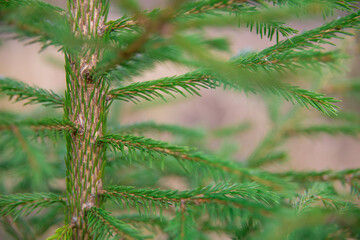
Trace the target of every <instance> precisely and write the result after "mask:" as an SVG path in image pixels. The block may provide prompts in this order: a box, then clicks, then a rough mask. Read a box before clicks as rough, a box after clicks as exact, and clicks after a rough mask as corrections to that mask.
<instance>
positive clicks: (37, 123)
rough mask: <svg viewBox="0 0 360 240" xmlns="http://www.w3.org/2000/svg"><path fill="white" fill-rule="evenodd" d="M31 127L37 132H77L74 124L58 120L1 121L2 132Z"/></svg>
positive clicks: (0, 128)
mask: <svg viewBox="0 0 360 240" xmlns="http://www.w3.org/2000/svg"><path fill="white" fill-rule="evenodd" d="M22 126H24V127H29V128H31V129H33V130H35V131H43V130H55V131H75V130H76V129H75V127H74V126H73V123H72V122H69V121H66V120H60V119H56V118H46V119H42V120H33V119H29V120H22V121H9V120H2V119H0V131H1V130H6V129H13V128H14V127H22Z"/></svg>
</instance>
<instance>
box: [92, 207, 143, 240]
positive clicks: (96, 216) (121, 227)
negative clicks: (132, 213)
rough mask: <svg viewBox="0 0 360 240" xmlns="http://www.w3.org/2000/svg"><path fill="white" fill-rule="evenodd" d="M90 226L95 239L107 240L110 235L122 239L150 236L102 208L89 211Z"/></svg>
mask: <svg viewBox="0 0 360 240" xmlns="http://www.w3.org/2000/svg"><path fill="white" fill-rule="evenodd" d="M87 219H88V224H89V226H88V228H89V230H91V233H92V235H93V237H94V238H95V239H99V240H105V239H108V238H109V237H115V236H116V237H120V238H122V239H144V238H148V237H146V236H144V235H142V234H140V232H139V231H137V230H135V229H134V228H132V227H131V226H130V225H128V224H126V223H124V222H122V221H120V220H118V219H116V218H115V217H112V216H111V215H110V214H109V213H108V212H106V211H104V210H103V209H101V208H97V207H93V208H90V209H89V210H88V212H87Z"/></svg>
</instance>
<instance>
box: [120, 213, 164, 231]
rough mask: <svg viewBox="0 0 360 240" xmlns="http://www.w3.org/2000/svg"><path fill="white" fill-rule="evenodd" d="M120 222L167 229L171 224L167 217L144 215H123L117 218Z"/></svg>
mask: <svg viewBox="0 0 360 240" xmlns="http://www.w3.org/2000/svg"><path fill="white" fill-rule="evenodd" d="M116 218H117V219H119V220H120V221H124V222H127V223H129V224H131V225H139V224H142V225H151V226H154V227H159V228H161V229H163V230H164V229H165V228H166V227H167V225H168V224H169V220H168V219H167V218H166V217H165V216H155V215H143V214H121V215H120V216H117V217H116Z"/></svg>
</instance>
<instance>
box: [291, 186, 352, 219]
mask: <svg viewBox="0 0 360 240" xmlns="http://www.w3.org/2000/svg"><path fill="white" fill-rule="evenodd" d="M319 202H320V203H322V205H323V206H324V207H325V208H328V209H337V210H340V211H342V212H344V211H350V210H351V209H353V208H354V207H355V205H354V204H353V203H351V202H346V201H343V200H340V199H339V197H338V196H336V195H335V196H334V194H333V193H332V192H331V191H329V190H328V189H326V186H323V185H317V184H315V185H314V186H313V187H312V188H310V189H308V190H306V191H304V194H301V195H300V194H299V195H298V197H297V198H296V199H295V200H294V203H293V205H294V208H295V210H296V211H297V212H298V213H302V212H305V211H306V210H309V209H310V208H311V207H312V205H313V204H315V203H319Z"/></svg>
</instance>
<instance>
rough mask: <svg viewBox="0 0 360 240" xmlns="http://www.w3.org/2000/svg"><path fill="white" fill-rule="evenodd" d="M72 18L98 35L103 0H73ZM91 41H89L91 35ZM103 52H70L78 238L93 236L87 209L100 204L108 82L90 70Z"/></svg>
mask: <svg viewBox="0 0 360 240" xmlns="http://www.w3.org/2000/svg"><path fill="white" fill-rule="evenodd" d="M68 6H69V10H70V12H71V16H70V23H71V28H72V31H73V32H74V34H75V35H76V36H78V37H83V38H85V39H89V40H90V39H96V38H98V37H99V36H100V35H101V30H102V29H103V27H104V20H105V17H104V14H103V12H102V9H103V6H102V1H101V0H82V1H79V0H68ZM89 42H90V41H89ZM100 57H101V51H100V50H99V49H97V48H96V47H94V46H91V45H85V46H83V47H82V49H80V51H79V52H75V53H73V52H71V53H70V52H66V53H65V61H66V74H67V79H66V81H67V90H66V101H65V115H64V116H65V119H66V120H69V121H71V122H72V123H73V124H74V125H75V126H76V128H77V131H76V132H73V133H71V134H70V135H69V136H68V137H67V151H68V153H67V154H68V157H67V178H66V181H67V182H66V184H67V195H68V204H69V206H70V207H69V208H68V209H67V219H68V224H70V225H71V226H72V227H73V229H74V232H73V239H90V235H89V232H88V231H87V230H86V229H87V227H86V225H87V223H86V217H85V214H86V213H85V212H86V210H88V209H90V208H91V207H94V206H99V204H100V203H99V198H98V194H99V193H100V191H101V189H102V177H103V171H102V168H103V163H104V161H103V158H104V153H105V151H104V146H103V145H101V144H99V143H98V141H97V139H98V138H99V137H101V136H103V131H104V124H105V119H106V114H107V111H106V109H107V107H106V90H107V89H108V86H107V83H106V82H105V81H104V80H103V79H102V78H94V77H92V76H91V71H92V70H93V69H94V67H95V65H96V63H97V62H98V61H99V58H100Z"/></svg>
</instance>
